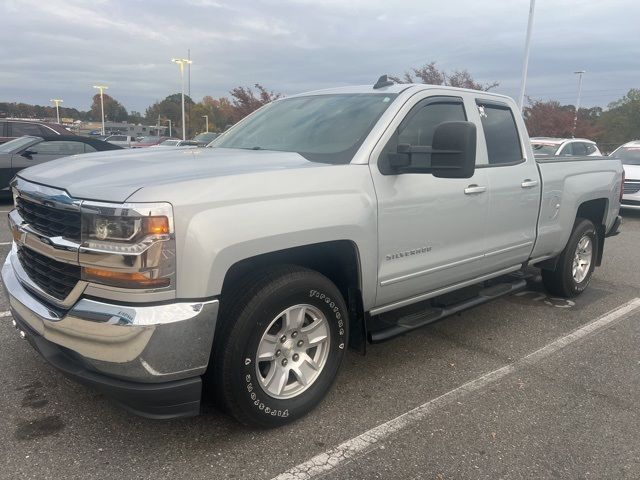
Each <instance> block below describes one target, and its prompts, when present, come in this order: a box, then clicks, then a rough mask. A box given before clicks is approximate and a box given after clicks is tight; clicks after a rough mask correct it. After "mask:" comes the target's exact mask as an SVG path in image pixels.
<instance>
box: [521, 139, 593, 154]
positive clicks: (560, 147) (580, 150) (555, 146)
mask: <svg viewBox="0 0 640 480" xmlns="http://www.w3.org/2000/svg"><path fill="white" fill-rule="evenodd" d="M531 146H532V147H533V154H534V155H535V156H536V157H539V156H546V155H553V156H578V157H585V156H598V157H600V156H602V153H601V152H600V149H598V145H596V142H593V141H591V140H587V139H586V138H550V137H532V138H531Z"/></svg>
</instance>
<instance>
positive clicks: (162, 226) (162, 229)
mask: <svg viewBox="0 0 640 480" xmlns="http://www.w3.org/2000/svg"><path fill="white" fill-rule="evenodd" d="M143 222H144V225H145V231H146V233H148V234H150V235H162V234H166V233H169V219H168V218H167V217H144V219H143Z"/></svg>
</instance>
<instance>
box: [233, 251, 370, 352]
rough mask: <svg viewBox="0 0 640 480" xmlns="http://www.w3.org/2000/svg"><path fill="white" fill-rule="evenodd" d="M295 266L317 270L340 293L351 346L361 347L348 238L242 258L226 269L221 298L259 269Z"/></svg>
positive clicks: (353, 255)
mask: <svg viewBox="0 0 640 480" xmlns="http://www.w3.org/2000/svg"><path fill="white" fill-rule="evenodd" d="M285 264H286V265H298V266H300V267H305V268H308V269H310V270H315V271H317V272H320V273H321V274H323V275H324V276H325V277H327V278H329V280H331V281H332V282H333V283H334V284H335V285H336V287H338V289H339V290H340V293H342V296H343V298H344V301H345V303H346V305H347V308H348V309H349V321H350V323H349V327H350V335H349V337H350V342H349V343H350V346H352V347H353V348H356V349H358V350H363V349H364V344H363V343H361V342H360V340H363V339H364V338H365V337H364V333H363V332H362V330H363V328H364V327H363V325H364V317H363V315H364V314H363V309H362V289H361V278H360V256H359V253H358V247H357V246H356V245H355V243H353V242H352V241H350V240H336V241H332V242H323V243H315V244H312V245H304V246H300V247H293V248H287V249H285V250H278V251H275V252H269V253H265V254H262V255H257V256H255V257H250V258H247V259H244V260H241V261H239V262H237V263H235V264H234V265H232V266H231V268H230V269H229V270H228V272H227V274H226V275H225V278H224V282H223V284H222V301H223V302H224V298H225V296H226V295H225V294H226V292H228V291H229V289H231V288H233V287H234V286H235V285H237V284H238V283H240V282H241V281H243V279H245V278H246V277H247V276H249V275H251V273H252V272H255V271H256V270H258V269H261V270H262V269H265V268H268V267H270V266H276V265H285Z"/></svg>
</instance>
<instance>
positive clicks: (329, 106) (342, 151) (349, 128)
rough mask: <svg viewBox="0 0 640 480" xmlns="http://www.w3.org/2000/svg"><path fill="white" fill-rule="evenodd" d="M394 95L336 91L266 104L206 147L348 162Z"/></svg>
mask: <svg viewBox="0 0 640 480" xmlns="http://www.w3.org/2000/svg"><path fill="white" fill-rule="evenodd" d="M396 96H397V95H396V94H376V93H361V94H336V95H313V96H311V95H310V96H304V97H294V98H287V99H284V100H279V101H276V102H273V103H270V104H269V105H267V106H266V107H264V108H262V109H260V110H259V111H258V112H256V113H255V114H254V115H252V116H251V117H249V118H247V119H246V120H244V121H242V122H241V123H239V124H238V125H237V126H236V127H234V128H232V129H231V130H229V131H228V132H226V133H225V134H224V135H222V136H221V137H219V138H218V139H216V140H215V141H214V142H213V143H212V144H211V145H210V146H211V147H214V148H241V149H248V150H276V151H282V152H297V153H299V154H300V155H302V156H303V157H305V158H306V159H307V160H311V161H316V162H324V163H349V162H350V161H351V159H352V158H353V155H354V154H355V152H356V151H357V149H358V148H359V147H360V145H361V144H362V142H363V141H364V139H365V138H366V136H367V135H368V134H369V132H370V131H371V129H372V128H373V126H374V125H375V123H376V122H377V121H378V119H379V118H380V116H381V115H382V114H383V113H384V111H385V110H386V109H387V107H388V106H389V105H390V104H391V101H392V100H393V99H394V98H395V97H396Z"/></svg>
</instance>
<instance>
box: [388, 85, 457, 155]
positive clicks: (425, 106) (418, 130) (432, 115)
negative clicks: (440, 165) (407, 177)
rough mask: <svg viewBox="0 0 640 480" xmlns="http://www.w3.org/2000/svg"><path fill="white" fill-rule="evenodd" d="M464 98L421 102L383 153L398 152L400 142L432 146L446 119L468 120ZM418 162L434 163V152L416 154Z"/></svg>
mask: <svg viewBox="0 0 640 480" xmlns="http://www.w3.org/2000/svg"><path fill="white" fill-rule="evenodd" d="M466 120H467V116H466V114H465V111H464V105H463V104H462V100H461V99H458V98H453V97H452V98H447V97H436V98H428V99H426V100H423V101H421V102H419V103H418V104H417V105H416V106H415V107H413V108H412V109H411V111H410V112H409V113H408V114H407V116H406V117H405V119H404V120H403V121H402V123H401V124H400V126H399V127H398V130H397V131H396V133H395V134H394V135H393V136H392V137H391V139H390V140H389V142H388V143H387V145H386V146H385V148H384V150H383V153H382V154H383V155H386V154H389V153H395V152H397V150H398V145H399V144H409V145H420V146H431V145H432V144H433V134H434V132H435V131H436V128H437V127H438V125H440V124H441V123H443V122H453V121H463V122H464V121H466ZM412 161H413V163H414V164H415V165H419V166H421V167H422V166H424V167H429V166H431V154H430V153H422V154H414V155H413V158H412Z"/></svg>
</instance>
